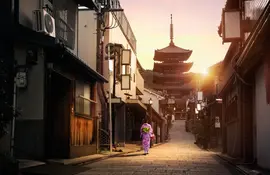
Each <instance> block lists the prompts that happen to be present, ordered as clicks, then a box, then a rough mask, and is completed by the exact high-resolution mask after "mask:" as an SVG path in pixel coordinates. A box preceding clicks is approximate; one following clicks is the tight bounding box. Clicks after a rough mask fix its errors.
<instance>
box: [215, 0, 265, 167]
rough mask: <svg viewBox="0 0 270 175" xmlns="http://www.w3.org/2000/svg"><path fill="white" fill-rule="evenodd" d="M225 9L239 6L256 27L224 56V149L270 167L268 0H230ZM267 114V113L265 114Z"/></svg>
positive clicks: (244, 33)
mask: <svg viewBox="0 0 270 175" xmlns="http://www.w3.org/2000/svg"><path fill="white" fill-rule="evenodd" d="M225 9H228V10H229V9H240V11H241V13H242V16H243V17H244V19H241V20H243V23H244V22H246V21H245V20H247V19H248V20H251V21H253V22H252V23H250V24H251V26H250V28H252V29H253V30H249V31H244V32H243V31H242V32H243V37H242V38H241V40H234V41H233V42H232V43H231V46H230V48H229V50H228V52H227V55H226V56H225V59H224V68H223V72H224V83H223V85H222V91H221V93H220V95H221V96H222V98H223V118H222V119H223V120H222V133H223V152H224V153H227V154H228V155H230V156H232V157H235V158H239V159H240V160H241V161H243V162H246V163H257V164H258V165H260V166H262V167H264V168H268V169H269V168H270V164H269V163H268V162H269V160H270V155H269V154H268V150H266V148H267V147H269V141H267V140H268V139H267V135H268V134H269V133H270V130H269V129H268V128H269V127H268V126H266V125H265V123H268V122H269V111H270V107H269V101H268V99H269V84H268V80H269V63H268V60H269V51H268V50H269V49H268V48H266V47H265V46H267V45H269V41H270V39H269V37H270V36H269V32H267V31H269V22H270V21H269V19H268V15H269V11H270V3H269V1H263V0H255V1H230V0H228V1H227V4H226V7H225ZM266 113H267V114H266Z"/></svg>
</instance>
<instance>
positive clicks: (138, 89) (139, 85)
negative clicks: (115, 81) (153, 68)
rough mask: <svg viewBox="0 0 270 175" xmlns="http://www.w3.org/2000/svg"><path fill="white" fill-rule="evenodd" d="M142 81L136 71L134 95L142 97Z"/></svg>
mask: <svg viewBox="0 0 270 175" xmlns="http://www.w3.org/2000/svg"><path fill="white" fill-rule="evenodd" d="M143 91H144V79H143V77H142V75H141V74H140V72H139V70H137V71H136V95H143Z"/></svg>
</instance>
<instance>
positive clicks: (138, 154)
mask: <svg viewBox="0 0 270 175" xmlns="http://www.w3.org/2000/svg"><path fill="white" fill-rule="evenodd" d="M134 156H144V153H135V154H124V155H119V156H117V157H134Z"/></svg>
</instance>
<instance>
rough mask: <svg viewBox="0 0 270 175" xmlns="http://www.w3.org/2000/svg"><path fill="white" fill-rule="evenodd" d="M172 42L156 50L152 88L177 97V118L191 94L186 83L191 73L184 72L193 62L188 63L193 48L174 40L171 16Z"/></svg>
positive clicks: (189, 79)
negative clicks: (190, 48) (178, 44)
mask: <svg viewBox="0 0 270 175" xmlns="http://www.w3.org/2000/svg"><path fill="white" fill-rule="evenodd" d="M170 39H171V41H170V44H169V46H168V47H165V48H163V49H158V50H155V55H154V61H155V63H154V69H153V84H154V86H153V87H152V88H154V89H156V90H158V91H164V90H165V91H167V93H168V94H169V95H170V96H171V97H173V98H175V102H176V106H175V107H176V111H175V114H176V118H180V114H181V111H182V110H183V109H185V102H186V99H185V97H186V96H187V95H189V93H190V90H191V87H186V86H185V85H186V84H187V83H189V82H190V81H191V76H190V75H185V74H183V73H184V72H188V71H189V70H190V68H191V67H192V65H193V63H186V62H184V61H187V60H188V58H189V57H190V55H191V54H192V51H191V50H186V49H183V48H181V47H178V46H176V45H175V44H174V41H173V24H172V17H171V27H170Z"/></svg>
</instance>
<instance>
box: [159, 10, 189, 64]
mask: <svg viewBox="0 0 270 175" xmlns="http://www.w3.org/2000/svg"><path fill="white" fill-rule="evenodd" d="M173 38H174V37H173V22H172V15H171V25H170V40H171V41H170V44H169V46H167V47H165V48H162V49H157V50H155V56H154V60H158V61H162V60H165V59H168V58H169V59H170V60H172V59H173V60H179V61H186V60H187V59H188V58H189V57H190V55H191V54H192V50H188V49H183V48H181V47H178V46H176V45H175V44H174V41H173Z"/></svg>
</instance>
